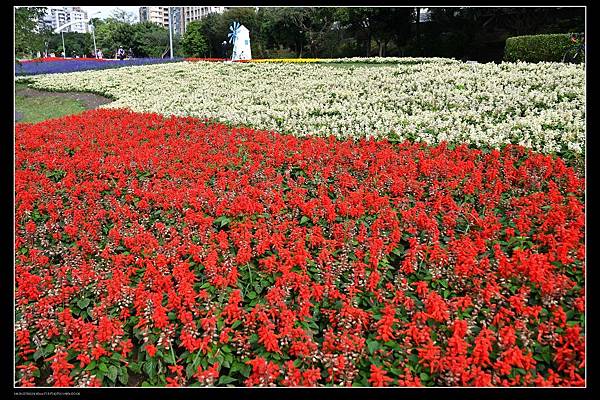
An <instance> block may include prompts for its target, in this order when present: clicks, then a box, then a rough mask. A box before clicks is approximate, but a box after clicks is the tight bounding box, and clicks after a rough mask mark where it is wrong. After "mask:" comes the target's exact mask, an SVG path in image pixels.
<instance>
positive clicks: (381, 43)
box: [377, 42, 383, 57]
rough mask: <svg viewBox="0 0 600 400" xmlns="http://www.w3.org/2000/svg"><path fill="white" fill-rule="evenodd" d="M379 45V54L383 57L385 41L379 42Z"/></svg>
mask: <svg viewBox="0 0 600 400" xmlns="http://www.w3.org/2000/svg"><path fill="white" fill-rule="evenodd" d="M377 47H379V50H378V52H377V54H378V55H379V57H383V42H377Z"/></svg>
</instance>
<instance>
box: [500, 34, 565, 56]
mask: <svg viewBox="0 0 600 400" xmlns="http://www.w3.org/2000/svg"><path fill="white" fill-rule="evenodd" d="M572 45H573V43H572V42H571V34H569V33H562V34H548V35H529V36H515V37H510V38H508V39H506V46H505V48H504V60H505V61H513V62H514V61H527V62H540V61H548V62H551V61H555V62H561V61H562V59H563V56H564V54H565V52H566V51H567V50H568V49H569V48H570V47H571V46H572Z"/></svg>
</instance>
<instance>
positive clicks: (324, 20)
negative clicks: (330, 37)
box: [291, 7, 335, 57]
mask: <svg viewBox="0 0 600 400" xmlns="http://www.w3.org/2000/svg"><path fill="white" fill-rule="evenodd" d="M297 10H298V11H297V12H295V13H293V14H291V19H292V20H293V22H294V24H295V25H296V26H298V27H299V28H300V30H301V32H302V33H304V34H306V37H307V39H308V46H309V49H310V53H311V55H312V57H316V56H317V52H318V51H319V50H321V49H322V47H323V44H324V38H325V36H326V35H327V34H328V33H329V31H330V30H331V28H332V26H333V23H334V22H335V11H334V9H333V8H326V7H303V8H299V9H297Z"/></svg>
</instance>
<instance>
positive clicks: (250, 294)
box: [248, 290, 256, 300]
mask: <svg viewBox="0 0 600 400" xmlns="http://www.w3.org/2000/svg"><path fill="white" fill-rule="evenodd" d="M248 298H249V299H250V300H252V299H255V298H256V292H255V291H254V290H252V291H251V292H249V293H248Z"/></svg>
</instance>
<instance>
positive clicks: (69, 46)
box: [47, 32, 94, 57]
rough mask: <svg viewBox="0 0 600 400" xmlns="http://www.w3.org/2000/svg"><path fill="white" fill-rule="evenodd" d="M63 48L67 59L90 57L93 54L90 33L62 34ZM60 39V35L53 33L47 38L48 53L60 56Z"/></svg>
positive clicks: (61, 46)
mask: <svg viewBox="0 0 600 400" xmlns="http://www.w3.org/2000/svg"><path fill="white" fill-rule="evenodd" d="M62 36H64V39H65V48H66V50H67V54H66V56H67V57H73V56H75V55H78V56H91V55H93V54H94V42H93V40H92V35H91V34H90V33H79V32H64V33H63V34H62ZM62 43H63V42H62V37H61V34H60V33H54V34H52V35H50V36H49V37H48V40H47V44H48V52H49V53H56V54H60V53H62V51H63V44H62Z"/></svg>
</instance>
